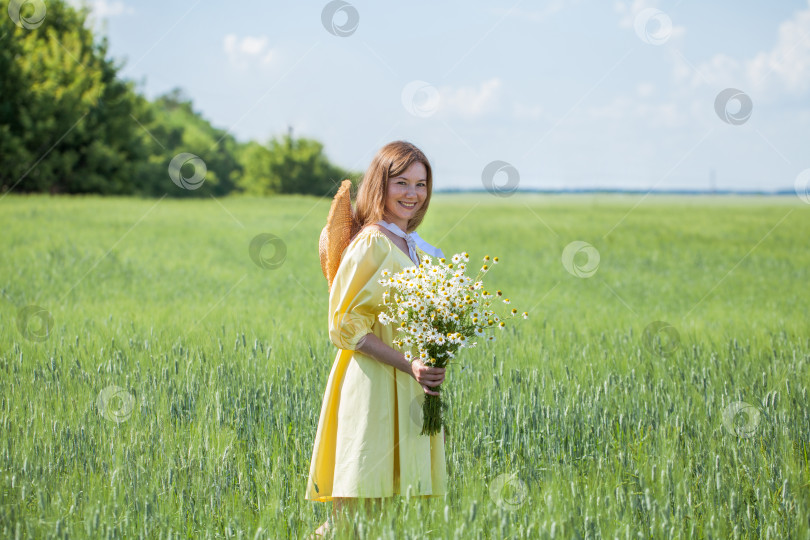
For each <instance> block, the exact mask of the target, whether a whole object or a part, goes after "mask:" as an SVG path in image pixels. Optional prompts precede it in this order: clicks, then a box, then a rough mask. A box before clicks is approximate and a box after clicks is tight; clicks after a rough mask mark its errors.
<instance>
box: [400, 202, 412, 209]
mask: <svg viewBox="0 0 810 540" xmlns="http://www.w3.org/2000/svg"><path fill="white" fill-rule="evenodd" d="M399 204H401V205H402V206H404V207H405V208H407V209H408V210H413V209H414V208H416V203H412V204H411V205H410V206H408V205H407V204H406V203H404V202H402V201H399Z"/></svg>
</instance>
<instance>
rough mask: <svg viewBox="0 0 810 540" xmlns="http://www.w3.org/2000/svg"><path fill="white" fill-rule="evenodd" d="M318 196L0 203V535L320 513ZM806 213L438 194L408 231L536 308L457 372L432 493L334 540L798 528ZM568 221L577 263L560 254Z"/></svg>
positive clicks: (808, 521)
mask: <svg viewBox="0 0 810 540" xmlns="http://www.w3.org/2000/svg"><path fill="white" fill-rule="evenodd" d="M328 205H329V201H328V200H318V199H315V198H309V197H283V198H275V199H266V200H264V199H238V198H233V199H222V200H207V201H206V200H197V201H193V200H181V201H178V200H169V199H162V200H137V199H101V198H96V197H86V198H82V197H76V198H50V197H43V196H33V197H21V196H14V195H10V196H7V197H5V198H4V200H3V201H2V202H0V208H2V210H0V225H1V226H2V234H1V235H0V253H2V263H0V278H1V279H0V292H1V293H2V295H0V298H1V299H0V320H2V325H0V396H2V397H0V488H2V489H1V490H0V497H1V499H0V501H1V505H0V536H2V537H4V538H40V537H46V538H62V537H93V538H117V537H128V538H139V537H142V538H152V537H160V538H164V537H172V538H176V537H187V538H215V537H237V538H262V537H267V538H300V537H303V536H304V535H305V534H308V533H309V532H310V531H312V530H314V529H315V528H316V527H317V526H318V524H319V523H320V522H322V521H323V520H324V518H325V516H326V513H327V510H328V505H323V504H318V503H310V502H308V501H305V500H304V498H303V495H304V488H305V486H306V477H307V474H308V470H309V459H310V455H311V451H312V443H313V437H314V434H315V428H316V423H317V420H318V413H319V411H320V405H321V399H322V396H323V390H324V386H325V382H326V379H327V376H328V373H329V370H330V368H331V366H332V362H333V361H334V357H335V352H336V351H335V348H334V347H333V346H332V344H331V343H330V342H329V340H328V336H327V332H326V301H327V290H326V282H325V280H324V278H323V276H322V275H321V273H320V265H319V262H318V255H317V247H316V246H317V238H318V234H319V232H320V227H321V226H322V225H323V222H324V220H325V216H326V213H327V211H328ZM808 230H810V207H808V206H806V205H802V204H800V203H799V201H798V200H791V199H775V198H769V199H755V198H731V197H725V198H716V199H714V198H712V199H708V198H707V199H699V198H688V197H651V198H647V199H645V200H640V198H638V197H596V196H580V197H552V196H537V195H531V196H530V195H516V196H514V197H511V198H497V197H487V196H482V195H476V196H473V195H454V196H450V195H441V194H439V195H435V196H434V199H433V202H432V206H431V210H430V211H429V212H428V217H427V219H426V221H425V223H424V224H423V226H422V227H421V228H420V231H419V232H420V235H422V236H423V237H424V238H425V239H427V240H428V241H429V242H431V243H434V244H437V245H439V246H440V247H441V248H442V249H443V250H444V252H445V253H447V254H452V253H456V252H459V251H467V252H469V253H470V255H471V259H472V260H479V258H480V257H483V256H484V255H485V254H489V255H497V256H499V258H500V260H501V263H500V264H499V265H498V266H496V267H494V269H493V270H492V271H491V272H490V274H489V275H488V277H487V282H488V283H491V284H492V286H493V287H495V288H499V289H502V290H503V291H504V292H505V293H506V295H507V296H509V297H510V298H511V299H512V306H513V307H516V308H518V309H519V310H520V311H523V310H527V311H529V312H530V317H531V318H530V319H529V320H527V321H520V322H518V323H516V324H514V325H512V326H511V327H509V328H508V329H507V330H506V331H504V333H498V334H496V335H497V336H498V338H499V339H498V341H496V342H495V343H494V344H492V345H488V346H480V347H479V348H477V349H472V350H468V351H466V352H465V353H464V355H463V357H462V358H461V359H460V360H461V363H462V364H463V365H464V366H465V368H464V369H463V370H461V369H459V367H458V366H456V367H454V368H451V370H450V373H449V374H448V378H447V382H448V384H446V385H444V386H445V390H444V391H445V395H446V399H447V400H448V402H449V404H450V410H449V413H448V422H449V423H450V426H451V431H450V433H449V434H448V438H447V467H448V474H449V493H448V495H447V496H446V497H444V498H442V499H436V500H430V501H422V500H420V499H417V498H411V499H409V498H408V497H407V496H403V497H397V498H395V499H394V500H393V501H391V502H390V503H389V504H388V505H386V507H385V509H384V512H382V513H380V514H376V515H368V516H362V515H361V516H358V518H357V519H356V520H353V522H352V527H353V531H352V532H349V531H342V532H341V534H340V536H346V537H350V536H352V535H357V536H359V537H361V538H366V537H368V538H378V537H381V538H417V537H418V538H422V537H426V536H427V537H436V538H444V537H447V538H472V537H490V538H507V537H509V538H517V537H547V538H571V537H581V538H614V537H617V538H638V537H645V538H648V537H654V538H660V537H683V538H686V537H692V536H706V537H734V538H810V532H808V531H810V462H809V461H808V459H809V458H810V456H808V451H809V450H810V419H809V418H808V414H809V413H810V409H808V401H807V398H808V396H807V392H808V388H807V387H808V384H809V383H810V376H808V375H809V374H808V360H810V317H808V305H809V302H808V300H810V289H808V287H807V283H808V275H809V273H810V271H809V270H808V268H810V253H808V251H807V249H806V245H807V239H806V236H807V234H806V231H808ZM261 233H270V234H273V235H276V236H277V237H279V238H280V239H281V240H282V241H283V242H284V244H285V246H286V256H285V258H284V259H283V263H281V264H280V266H279V267H278V268H274V269H268V268H262V267H261V265H260V264H257V263H256V262H255V261H254V260H253V258H252V257H251V254H250V252H249V245H250V242H251V240H252V239H253V238H254V237H256V235H258V234H261ZM576 240H581V241H584V242H588V243H589V244H591V245H592V246H593V247H594V248H595V249H596V250H597V251H598V253H599V256H600V261H599V265H598V269H597V270H596V272H595V273H594V274H593V275H592V276H591V277H588V278H581V277H575V276H574V275H572V274H571V273H569V272H568V271H566V268H565V267H564V266H563V264H562V262H561V257H562V253H563V251H564V248H565V247H566V246H567V245H568V244H570V243H571V242H573V241H576ZM268 249H269V250H270V251H269V252H268V253H265V252H264V251H263V252H262V253H263V254H264V256H266V257H270V256H273V255H278V257H276V259H275V260H276V261H277V262H278V261H279V260H280V254H279V253H278V252H273V250H272V248H268ZM254 255H255V254H254ZM573 264H575V265H580V266H581V265H583V264H585V262H584V261H583V260H582V254H579V255H577V259H576V260H575V261H573ZM29 306H39V308H41V310H42V311H41V312H39V313H41V314H42V317H40V316H39V315H36V314H35V313H36V312H35V311H33V310H32V309H28V310H27V311H26V308H28V307H29ZM49 318H50V319H49ZM43 320H51V321H52V324H51V326H50V327H49V332H48V335H47V337H45V336H44V335H42V336H41V337H40V335H41V334H44V328H42V327H41V325H42V324H43V323H42V321H43ZM656 322H663V323H666V325H665V326H664V325H662V324H658V325H657V326H656V325H654V324H653V323H656ZM662 326H663V328H664V329H663V330H661V331H659V332H655V330H656V329H660V328H662ZM645 331H646V332H645Z"/></svg>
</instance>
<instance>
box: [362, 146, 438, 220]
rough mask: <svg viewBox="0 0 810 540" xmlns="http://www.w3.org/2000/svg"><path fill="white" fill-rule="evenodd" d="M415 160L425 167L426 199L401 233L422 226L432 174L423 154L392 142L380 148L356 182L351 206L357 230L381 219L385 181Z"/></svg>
mask: <svg viewBox="0 0 810 540" xmlns="http://www.w3.org/2000/svg"><path fill="white" fill-rule="evenodd" d="M417 161H418V162H419V163H421V164H422V165H424V166H425V172H426V175H427V176H426V180H427V196H426V197H425V202H424V204H422V207H421V208H420V209H419V210H417V211H416V214H415V215H414V216H413V217H412V218H411V219H410V220H408V230H406V231H405V232H408V233H409V232H411V231H413V230H414V229H416V228H417V227H418V226H419V224H420V223H422V219H423V218H424V217H425V213H426V212H427V209H428V204H430V195H431V193H432V192H433V172H432V171H431V169H430V163H429V162H428V159H427V157H425V154H424V153H422V151H421V150H419V149H418V148H417V147H416V146H414V145H413V144H411V143H409V142H406V141H394V142H391V143H388V144H386V145H385V146H383V147H382V148H380V150H379V151H378V152H377V155H375V156H374V159H372V160H371V164H370V165H369V166H368V169H366V173H365V175H363V179H362V180H361V181H360V186H359V188H358V190H357V203H356V205H355V219H356V221H357V225H358V226H359V228H360V229H362V228H363V227H365V226H366V225H368V224H369V223H376V222H378V221H380V220H381V219H383V215H384V213H385V199H386V196H387V194H388V179H389V178H392V177H397V176H398V175H400V174H402V173H403V172H405V170H406V169H407V168H408V167H410V166H411V165H412V164H413V163H415V162H417Z"/></svg>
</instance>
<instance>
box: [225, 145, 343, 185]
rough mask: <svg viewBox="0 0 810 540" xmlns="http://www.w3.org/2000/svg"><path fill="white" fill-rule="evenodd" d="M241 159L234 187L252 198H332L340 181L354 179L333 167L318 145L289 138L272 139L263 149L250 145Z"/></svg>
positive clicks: (321, 147)
mask: <svg viewBox="0 0 810 540" xmlns="http://www.w3.org/2000/svg"><path fill="white" fill-rule="evenodd" d="M241 159H242V163H243V165H244V171H243V174H242V175H241V177H240V178H239V180H238V181H237V186H238V187H239V188H240V189H242V190H243V191H244V192H246V193H249V194H254V195H268V194H273V193H302V194H308V195H319V196H323V195H334V193H336V192H337V188H338V187H340V182H341V180H343V179H344V178H350V177H356V176H357V175H356V173H350V172H348V171H346V170H344V169H341V168H340V167H338V166H336V165H333V164H332V163H331V162H330V161H329V159H328V158H327V157H326V155H325V154H324V152H323V144H321V143H320V142H318V141H316V140H314V139H307V138H300V139H295V138H293V137H292V136H291V135H284V136H282V137H275V138H273V139H271V140H270V141H269V142H268V144H267V145H266V146H262V145H259V144H257V143H252V144H249V145H247V147H246V148H245V149H244V150H243V152H242V154H241Z"/></svg>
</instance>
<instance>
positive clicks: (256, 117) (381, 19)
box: [74, 0, 810, 190]
mask: <svg viewBox="0 0 810 540" xmlns="http://www.w3.org/2000/svg"><path fill="white" fill-rule="evenodd" d="M78 1H79V0H76V1H75V2H74V3H78ZM87 3H88V5H89V6H90V7H91V8H92V10H93V17H94V24H95V25H96V27H97V28H98V29H99V30H100V31H101V32H104V33H105V34H106V35H107V36H108V38H109V42H110V54H111V55H112V56H113V57H114V58H116V59H118V60H120V61H121V62H122V63H123V70H122V74H123V75H124V76H125V77H126V78H130V79H133V80H135V81H137V82H138V84H139V88H140V90H141V91H142V92H144V93H145V94H146V95H147V96H148V97H150V98H152V97H155V96H157V95H159V94H161V93H163V92H166V91H168V90H170V89H172V88H173V87H176V86H180V87H182V88H183V89H184V90H185V92H186V94H187V95H188V96H189V97H190V98H191V99H192V100H193V102H194V106H195V109H196V110H198V111H200V112H201V113H202V114H203V115H204V116H205V117H206V118H208V119H209V120H210V121H211V122H212V123H213V124H214V125H216V126H217V127H221V128H223V129H228V130H229V131H230V132H231V133H232V134H233V135H234V136H236V137H237V138H238V139H240V140H247V139H256V140H259V141H265V140H267V139H268V138H270V137H272V136H274V135H279V134H282V133H285V132H286V131H287V128H288V126H291V127H292V129H293V132H294V134H295V135H297V136H307V137H313V138H316V139H318V140H320V141H322V142H323V143H324V145H325V150H326V153H327V155H328V156H329V157H330V159H332V160H333V161H335V162H336V163H338V164H340V165H341V166H343V167H346V168H351V169H354V170H362V169H364V168H365V167H366V166H367V165H368V163H369V161H370V159H371V157H372V155H373V154H374V152H375V151H376V150H377V149H378V148H379V147H380V146H382V145H383V144H384V143H386V142H388V141H391V140H396V139H405V140H410V141H412V142H414V143H415V144H417V145H418V146H420V147H421V148H422V149H423V150H424V151H425V153H426V154H427V155H428V157H429V158H430V160H431V163H432V165H433V167H434V180H435V183H436V184H435V186H436V188H452V187H468V188H481V187H482V178H481V176H482V171H483V170H484V168H485V167H486V165H487V164H489V163H490V162H492V161H495V160H500V161H504V162H507V163H509V164H511V165H512V166H513V167H514V168H515V170H517V172H518V173H519V178H520V180H519V181H520V186H521V187H525V188H546V189H559V188H569V189H578V188H630V189H644V190H646V189H661V190H663V189H708V188H709V187H710V186H711V178H714V185H715V186H716V188H717V189H740V190H776V189H792V188H793V186H794V182H795V180H796V178H797V175H799V173H801V172H802V171H803V170H805V169H808V168H810V151H808V150H810V129H808V128H810V99H808V98H809V97H810V1H809V0H795V1H794V0H781V1H779V2H767V3H766V2H739V1H737V2H735V1H716V2H712V3H710V4H709V3H706V2H695V1H694V0H692V1H688V0H687V1H683V0H682V1H654V0H643V1H642V0H635V1H633V0H630V1H613V2H597V1H596V0H592V1H585V0H583V1H573V0H572V1H554V0H552V1H546V2H531V1H528V0H527V1H522V2H515V1H507V2H477V1H467V2H445V3H436V2H432V3H430V2H421V1H416V2H407V3H405V2H367V1H352V2H344V4H343V7H342V8H341V9H338V10H336V11H335V16H334V17H333V18H331V19H328V20H330V21H332V22H333V23H334V25H335V26H334V27H331V26H330V29H333V31H335V32H336V33H341V31H340V29H341V28H345V30H344V31H343V32H342V33H345V34H347V35H345V36H339V35H333V33H330V31H328V30H327V28H326V27H325V26H324V24H323V22H322V18H323V17H322V15H323V12H324V9H325V8H327V6H329V5H330V4H329V3H328V2H325V1H302V2H259V1H238V2H229V3H228V4H225V3H219V2H217V3H214V2H210V1H209V2H206V1H203V0H200V1H197V2H194V1H184V2H178V1H160V2H158V1H152V0H142V1H138V2H136V1H134V0H92V1H90V0H88V2H87ZM331 6H337V5H336V4H331ZM355 20H356V21H357V24H356V26H354V22H355ZM347 26H352V28H347ZM335 28H336V30H335ZM727 88H735V89H738V90H739V91H741V92H742V93H743V97H741V98H740V100H734V99H732V100H730V101H729V102H728V104H727V106H726V107H721V108H720V109H719V111H720V112H718V109H717V108H716V106H715V101H716V98H717V96H718V94H720V93H721V92H722V91H723V90H725V89H727ZM746 97H747V98H748V99H750V104H751V110H750V115H749V114H748V110H747V109H745V103H743V102H744V101H745V99H746ZM741 107H742V110H741ZM721 114H722V115H723V116H724V117H726V118H731V121H730V122H728V121H724V120H723V119H721ZM735 117H739V118H740V120H739V121H736V122H735V121H734V118H735ZM202 157H203V158H204V156H202ZM505 180H506V176H505V173H504V174H501V175H499V176H497V177H496V178H495V182H496V183H499V182H500V183H502V182H504V181H505Z"/></svg>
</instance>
